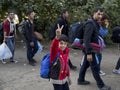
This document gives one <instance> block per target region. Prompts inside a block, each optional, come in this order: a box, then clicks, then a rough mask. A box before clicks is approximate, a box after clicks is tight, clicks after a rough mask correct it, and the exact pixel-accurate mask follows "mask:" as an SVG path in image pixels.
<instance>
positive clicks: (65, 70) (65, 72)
mask: <svg viewBox="0 0 120 90" xmlns="http://www.w3.org/2000/svg"><path fill="white" fill-rule="evenodd" d="M58 46H59V40H58V39H56V38H55V39H53V41H52V44H51V48H50V54H51V57H50V63H52V61H53V60H54V59H55V57H56V55H57V54H58V52H59V53H60V55H59V59H60V63H61V68H60V75H59V80H63V79H65V78H66V77H67V76H68V77H69V76H70V69H69V66H68V57H69V48H68V47H67V48H66V49H65V50H64V51H62V50H60V48H59V47H58Z"/></svg>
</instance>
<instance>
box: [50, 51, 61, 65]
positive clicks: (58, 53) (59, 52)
mask: <svg viewBox="0 0 120 90" xmlns="http://www.w3.org/2000/svg"><path fill="white" fill-rule="evenodd" d="M59 55H60V52H58V53H57V55H56V57H55V59H54V60H53V61H52V64H51V65H53V64H54V63H55V62H56V60H57V58H58V57H59Z"/></svg>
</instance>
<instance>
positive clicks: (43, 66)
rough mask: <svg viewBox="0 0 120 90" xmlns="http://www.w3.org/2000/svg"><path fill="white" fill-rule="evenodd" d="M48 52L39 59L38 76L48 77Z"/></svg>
mask: <svg viewBox="0 0 120 90" xmlns="http://www.w3.org/2000/svg"><path fill="white" fill-rule="evenodd" d="M58 56H59V54H57V56H56V58H55V59H54V60H53V62H52V65H53V64H54V63H55V61H56V60H57V58H58ZM50 67H51V65H50V53H47V54H46V55H45V56H44V57H43V58H42V60H41V63H40V77H42V78H45V79H49V78H50Z"/></svg>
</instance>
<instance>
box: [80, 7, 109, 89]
mask: <svg viewBox="0 0 120 90" xmlns="http://www.w3.org/2000/svg"><path fill="white" fill-rule="evenodd" d="M102 15H103V9H102V8H101V7H97V8H96V9H95V10H94V14H93V18H92V21H91V20H88V22H87V23H86V24H85V32H84V39H83V40H84V44H85V47H86V48H85V50H84V61H83V64H82V66H81V68H80V72H79V78H78V84H79V85H87V84H90V82H89V81H86V80H85V73H86V70H87V68H88V67H89V66H90V67H91V70H92V74H93V77H94V79H95V80H96V82H97V86H98V88H99V89H100V90H111V88H110V87H109V86H106V85H105V84H104V82H103V81H102V79H101V77H100V75H99V69H100V68H99V61H98V58H97V55H96V53H95V52H93V49H92V46H91V43H96V44H98V36H99V24H98V22H97V20H99V18H101V17H102Z"/></svg>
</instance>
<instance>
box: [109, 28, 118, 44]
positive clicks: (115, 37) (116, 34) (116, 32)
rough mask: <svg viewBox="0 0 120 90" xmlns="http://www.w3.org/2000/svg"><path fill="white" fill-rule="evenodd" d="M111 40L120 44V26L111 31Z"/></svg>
mask: <svg viewBox="0 0 120 90" xmlns="http://www.w3.org/2000/svg"><path fill="white" fill-rule="evenodd" d="M111 40H112V41H113V43H120V26H116V27H114V28H113V30H112V36H111Z"/></svg>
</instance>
